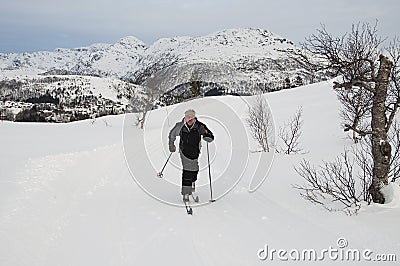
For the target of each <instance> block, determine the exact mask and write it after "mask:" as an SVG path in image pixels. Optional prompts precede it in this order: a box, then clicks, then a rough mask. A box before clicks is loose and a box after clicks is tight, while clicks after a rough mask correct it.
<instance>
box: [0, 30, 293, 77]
mask: <svg viewBox="0 0 400 266" xmlns="http://www.w3.org/2000/svg"><path fill="white" fill-rule="evenodd" d="M295 49H298V48H296V46H295V45H294V44H293V43H292V42H291V41H289V40H286V39H285V38H282V37H280V36H278V35H276V34H274V33H272V32H269V31H267V30H262V29H230V30H224V31H220V32H216V33H213V34H210V35H207V36H201V37H174V38H163V39H160V40H158V41H156V42H155V43H153V44H152V45H150V46H147V45H145V44H144V43H143V42H142V41H140V40H138V39H137V38H135V37H125V38H123V39H121V40H119V41H118V42H116V43H115V44H94V45H92V46H89V47H84V48H76V49H56V50H55V51H53V52H35V53H31V54H27V53H23V54H0V67H1V72H2V74H1V75H3V76H5V75H6V76H10V75H13V74H14V73H21V71H22V70H24V71H25V72H30V73H35V74H37V73H43V72H48V73H51V74H57V71H60V70H63V71H69V72H70V73H73V74H90V75H98V76H101V77H115V78H121V79H126V80H131V81H133V82H134V83H137V84H138V83H141V82H142V81H144V80H145V79H146V78H147V77H149V76H150V75H151V74H154V72H155V71H157V70H160V69H162V68H165V67H166V66H168V65H171V64H173V63H177V62H198V61H211V62H216V63H220V64H229V65H231V66H233V67H234V68H235V69H241V70H243V71H248V72H249V73H257V72H258V73H259V74H260V73H261V74H263V75H264V76H265V77H264V79H266V78H267V77H269V76H271V75H270V74H268V73H266V71H268V70H272V71H276V70H279V72H280V73H281V76H282V77H283V78H281V79H282V80H283V79H284V78H285V77H291V76H293V73H292V72H293V71H294V70H298V68H299V67H298V66H297V65H296V64H295V62H293V61H291V60H290V59H289V57H288V52H289V51H291V50H295Z"/></svg>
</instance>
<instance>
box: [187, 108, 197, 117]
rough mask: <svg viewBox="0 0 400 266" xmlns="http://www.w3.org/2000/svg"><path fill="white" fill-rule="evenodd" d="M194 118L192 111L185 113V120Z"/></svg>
mask: <svg viewBox="0 0 400 266" xmlns="http://www.w3.org/2000/svg"><path fill="white" fill-rule="evenodd" d="M193 117H196V111H195V110H193V109H189V110H187V111H186V112H185V118H193Z"/></svg>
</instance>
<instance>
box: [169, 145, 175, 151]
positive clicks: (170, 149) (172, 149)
mask: <svg viewBox="0 0 400 266" xmlns="http://www.w3.org/2000/svg"><path fill="white" fill-rule="evenodd" d="M169 151H170V152H175V151H176V147H175V144H174V143H170V144H169Z"/></svg>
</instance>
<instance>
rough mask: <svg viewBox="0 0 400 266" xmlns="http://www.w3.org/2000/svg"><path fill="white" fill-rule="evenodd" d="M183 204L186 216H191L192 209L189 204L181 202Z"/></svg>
mask: <svg viewBox="0 0 400 266" xmlns="http://www.w3.org/2000/svg"><path fill="white" fill-rule="evenodd" d="M183 202H184V203H185V208H186V212H187V214H189V215H192V214H193V210H192V207H190V204H189V203H188V202H186V201H183Z"/></svg>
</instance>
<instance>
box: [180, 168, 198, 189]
mask: <svg viewBox="0 0 400 266" xmlns="http://www.w3.org/2000/svg"><path fill="white" fill-rule="evenodd" d="M198 172H199V171H188V170H183V171H182V195H185V194H189V195H191V194H192V182H196V180H197V173H198Z"/></svg>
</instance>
